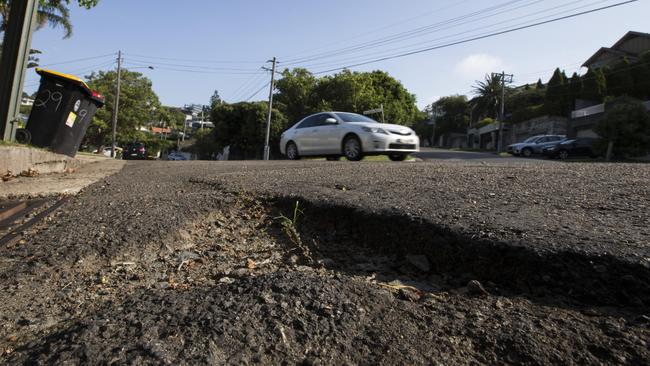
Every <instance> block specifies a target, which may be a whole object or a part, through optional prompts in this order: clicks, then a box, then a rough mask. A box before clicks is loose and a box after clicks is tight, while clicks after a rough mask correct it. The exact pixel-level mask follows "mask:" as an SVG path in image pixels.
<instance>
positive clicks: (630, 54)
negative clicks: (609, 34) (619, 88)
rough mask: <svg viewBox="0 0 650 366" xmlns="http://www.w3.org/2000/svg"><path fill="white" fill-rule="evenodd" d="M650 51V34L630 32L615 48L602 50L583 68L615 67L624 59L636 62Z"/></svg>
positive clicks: (590, 58)
mask: <svg viewBox="0 0 650 366" xmlns="http://www.w3.org/2000/svg"><path fill="white" fill-rule="evenodd" d="M648 50H650V34H649V33H642V32H634V31H630V32H627V34H625V35H624V36H623V38H621V39H620V40H618V42H616V43H614V45H613V46H611V47H602V48H600V49H599V50H598V51H596V53H594V54H593V55H592V56H591V57H589V59H588V60H587V61H585V63H584V64H582V66H583V67H587V68H601V67H606V66H613V65H615V64H616V63H618V62H620V61H622V60H624V59H627V60H629V61H630V62H634V61H637V60H638V59H639V56H640V55H641V54H642V53H644V52H646V51H648Z"/></svg>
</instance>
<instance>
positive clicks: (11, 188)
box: [0, 146, 125, 200]
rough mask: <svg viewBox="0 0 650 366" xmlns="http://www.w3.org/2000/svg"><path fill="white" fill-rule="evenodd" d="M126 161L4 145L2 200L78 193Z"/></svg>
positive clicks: (0, 161) (0, 152) (0, 150)
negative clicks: (71, 155)
mask: <svg viewBox="0 0 650 366" xmlns="http://www.w3.org/2000/svg"><path fill="white" fill-rule="evenodd" d="M124 164H125V161H123V160H115V159H111V158H107V157H105V156H103V155H91V154H77V156H76V157H75V158H70V157H67V156H64V155H59V154H54V153H51V152H48V151H45V150H41V149H33V148H27V147H17V146H2V147H0V175H2V181H0V200H1V199H9V198H29V197H46V196H54V195H61V194H76V193H78V192H79V191H81V190H82V189H83V188H85V187H87V186H88V185H90V184H92V183H94V182H96V181H98V180H100V179H102V178H105V177H107V176H109V175H112V174H115V173H117V172H119V171H120V170H122V167H124Z"/></svg>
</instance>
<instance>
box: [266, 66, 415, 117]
mask: <svg viewBox="0 0 650 366" xmlns="http://www.w3.org/2000/svg"><path fill="white" fill-rule="evenodd" d="M276 86H277V90H278V93H277V96H276V101H277V102H278V104H277V105H278V109H280V110H281V111H282V112H283V113H284V114H285V115H286V116H287V118H288V119H289V121H291V122H297V121H298V120H300V119H302V118H304V117H306V116H307V115H309V114H312V113H315V112H320V111H325V110H339V111H346V112H356V113H361V112H363V111H364V110H368V109H375V108H378V107H379V106H380V105H382V104H383V105H384V112H385V118H386V122H389V123H396V124H403V125H410V124H412V123H414V122H415V120H416V119H417V117H418V110H417V107H416V105H415V96H413V95H412V94H410V93H409V92H408V91H407V90H406V88H404V86H403V85H402V84H401V83H400V82H399V81H398V80H396V79H394V78H393V77H391V76H390V75H388V74H387V73H385V72H383V71H373V72H352V71H349V70H344V71H342V72H340V73H338V74H335V75H330V76H325V77H322V78H320V79H319V78H316V77H314V75H312V74H311V73H310V72H309V71H307V70H305V69H293V70H291V71H290V70H285V71H284V73H283V77H282V78H281V79H280V80H278V82H277V84H276Z"/></svg>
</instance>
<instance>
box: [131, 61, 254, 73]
mask: <svg viewBox="0 0 650 366" xmlns="http://www.w3.org/2000/svg"><path fill="white" fill-rule="evenodd" d="M130 62H134V63H140V64H144V65H158V66H174V67H183V68H189V69H197V70H218V71H257V70H256V69H241V68H232V67H210V66H197V65H184V64H170V63H165V62H157V61H151V62H150V61H141V60H132V61H130Z"/></svg>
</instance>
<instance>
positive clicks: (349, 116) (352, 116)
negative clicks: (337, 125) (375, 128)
mask: <svg viewBox="0 0 650 366" xmlns="http://www.w3.org/2000/svg"><path fill="white" fill-rule="evenodd" d="M335 114H336V115H337V116H338V117H339V119H341V120H342V121H343V122H371V123H379V122H377V121H375V120H374V119H372V118H368V117H366V116H362V115H360V114H356V113H335Z"/></svg>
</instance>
